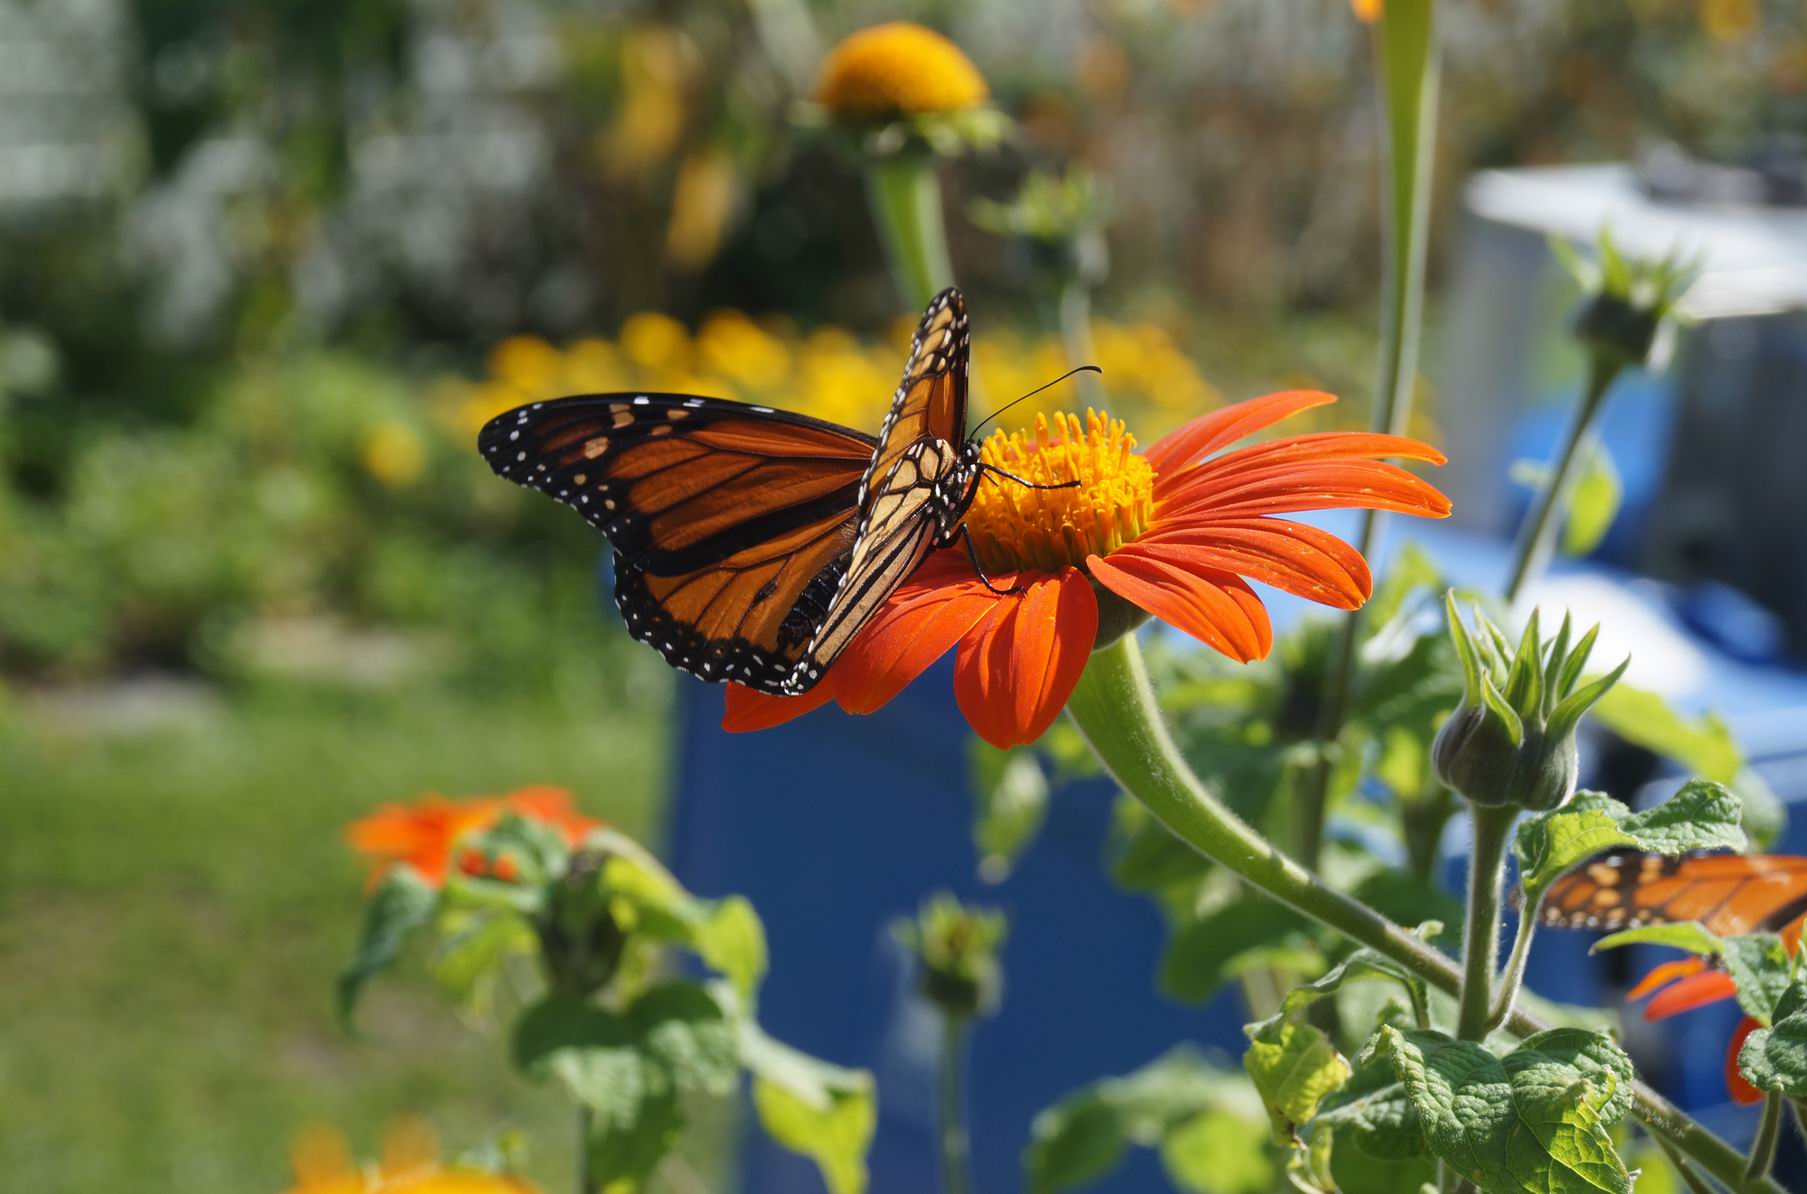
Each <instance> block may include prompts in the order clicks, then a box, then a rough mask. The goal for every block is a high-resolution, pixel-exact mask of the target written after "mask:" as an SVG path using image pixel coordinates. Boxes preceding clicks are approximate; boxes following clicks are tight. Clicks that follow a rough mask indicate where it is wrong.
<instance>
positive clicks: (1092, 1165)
mask: <svg viewBox="0 0 1807 1194" xmlns="http://www.w3.org/2000/svg"><path fill="white" fill-rule="evenodd" d="M1239 1086H1240V1087H1241V1089H1242V1090H1243V1091H1244V1092H1246V1091H1247V1087H1246V1086H1243V1085H1242V1080H1241V1076H1240V1075H1237V1074H1234V1073H1232V1072H1228V1071H1225V1070H1221V1069H1218V1068H1217V1067H1215V1066H1212V1065H1210V1064H1209V1063H1207V1062H1206V1061H1205V1060H1204V1059H1203V1058H1201V1057H1199V1056H1198V1054H1197V1053H1195V1052H1194V1051H1193V1050H1192V1049H1190V1048H1188V1047H1186V1046H1183V1045H1182V1046H1180V1047H1178V1048H1175V1049H1173V1050H1171V1051H1169V1052H1168V1053H1166V1054H1164V1055H1162V1056H1161V1057H1159V1058H1157V1059H1156V1060H1154V1061H1152V1062H1150V1063H1149V1064H1148V1065H1146V1066H1143V1067H1142V1068H1141V1069H1139V1070H1136V1071H1135V1072H1133V1073H1130V1074H1125V1075H1123V1076H1121V1077H1115V1078H1105V1079H1103V1080H1101V1081H1098V1082H1094V1083H1092V1084H1091V1085H1089V1086H1085V1087H1082V1088H1080V1089H1079V1090H1077V1091H1074V1092H1073V1093H1072V1094H1070V1095H1067V1096H1066V1097H1065V1098H1063V1099H1061V1100H1060V1101H1059V1102H1058V1103H1056V1104H1054V1105H1053V1106H1052V1107H1048V1108H1046V1109H1044V1110H1043V1111H1041V1112H1040V1113H1039V1114H1037V1115H1036V1117H1035V1120H1034V1122H1033V1123H1032V1124H1031V1125H1030V1129H1029V1147H1028V1148H1027V1149H1025V1150H1024V1152H1023V1166H1024V1168H1025V1169H1026V1170H1027V1171H1028V1177H1029V1188H1030V1189H1031V1190H1032V1191H1034V1192H1035V1194H1055V1192H1057V1191H1061V1190H1069V1189H1072V1188H1073V1187H1075V1186H1083V1185H1086V1184H1087V1183H1089V1182H1092V1181H1094V1180H1096V1179H1097V1178H1099V1177H1101V1176H1103V1175H1104V1174H1106V1173H1108V1172H1110V1171H1111V1170H1112V1169H1114V1168H1115V1167H1116V1166H1117V1164H1118V1162H1119V1161H1121V1160H1122V1157H1123V1154H1124V1151H1125V1150H1126V1149H1127V1148H1128V1147H1129V1146H1130V1145H1131V1144H1132V1143H1144V1144H1152V1143H1154V1142H1155V1141H1158V1140H1162V1139H1164V1138H1165V1136H1166V1134H1167V1133H1168V1132H1170V1131H1172V1130H1174V1129H1175V1128H1176V1127H1178V1126H1179V1125H1181V1124H1184V1123H1186V1122H1189V1121H1190V1120H1192V1119H1194V1118H1196V1117H1197V1116H1200V1115H1203V1114H1206V1113H1207V1112H1211V1111H1220V1110H1227V1111H1230V1112H1233V1113H1237V1117H1238V1119H1239V1120H1240V1122H1241V1123H1242V1125H1243V1131H1244V1132H1245V1133H1247V1134H1248V1135H1250V1136H1252V1137H1254V1138H1255V1139H1256V1140H1257V1141H1259V1140H1260V1138H1261V1137H1262V1135H1263V1133H1262V1132H1261V1126H1260V1125H1261V1121H1260V1118H1259V1117H1260V1114H1261V1113H1260V1111H1259V1109H1258V1108H1255V1107H1253V1106H1251V1107H1250V1113H1251V1114H1252V1116H1253V1118H1251V1114H1241V1113H1240V1111H1239V1109H1238V1107H1237V1105H1236V1102H1235V1099H1234V1092H1235V1090H1236V1088H1237V1087H1239ZM1250 1102H1251V1103H1252V1102H1253V1100H1250Z"/></svg>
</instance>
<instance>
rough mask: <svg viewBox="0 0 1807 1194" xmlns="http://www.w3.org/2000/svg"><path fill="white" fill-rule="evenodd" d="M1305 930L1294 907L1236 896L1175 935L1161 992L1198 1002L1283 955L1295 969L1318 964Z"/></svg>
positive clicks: (1169, 945) (1163, 963) (1163, 964)
mask: <svg viewBox="0 0 1807 1194" xmlns="http://www.w3.org/2000/svg"><path fill="white" fill-rule="evenodd" d="M1307 928H1308V924H1307V922H1306V920H1305V919H1304V918H1303V917H1302V916H1300V915H1299V914H1298V913H1297V912H1294V911H1293V910H1292V909H1290V908H1286V907H1283V906H1281V905H1280V904H1276V903H1275V902H1274V901H1272V900H1270V899H1268V898H1266V897H1265V896H1258V895H1254V894H1246V893H1245V894H1239V895H1238V896H1237V897H1236V898H1234V899H1232V900H1231V901H1229V902H1228V903H1226V904H1224V905H1222V906H1221V907H1218V908H1215V909H1213V910H1211V911H1210V912H1207V913H1205V914H1204V915H1202V916H1198V917H1196V918H1194V919H1191V920H1188V921H1186V922H1185V923H1184V924H1182V925H1181V926H1180V928H1179V929H1178V931H1176V932H1175V933H1174V935H1173V937H1172V938H1171V939H1170V940H1169V941H1168V943H1167V952H1166V954H1165V955H1164V956H1163V957H1162V959H1161V974H1160V989H1161V993H1162V994H1163V995H1166V996H1168V997H1169V998H1171V999H1177V1000H1180V1001H1182V1002H1186V1003H1197V1002H1202V1001H1203V1000H1206V999H1209V998H1210V997H1211V996H1212V995H1214V994H1216V993H1217V990H1218V989H1219V988H1220V987H1222V986H1223V985H1224V984H1225V983H1227V982H1230V981H1231V980H1233V979H1235V978H1236V977H1237V976H1238V975H1241V974H1243V973H1246V972H1247V971H1248V970H1250V969H1251V968H1253V967H1256V966H1263V965H1268V964H1270V963H1273V962H1275V961H1276V960H1278V959H1281V958H1284V960H1285V961H1286V962H1287V963H1288V964H1289V965H1290V966H1291V967H1292V968H1293V969H1294V970H1295V971H1297V970H1299V969H1303V968H1314V967H1316V966H1321V965H1322V961H1321V960H1320V959H1319V958H1318V957H1317V955H1316V954H1315V953H1313V952H1312V947H1311V938H1310V936H1309V934H1308V933H1307Z"/></svg>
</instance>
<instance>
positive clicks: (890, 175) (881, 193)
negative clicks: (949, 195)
mask: <svg viewBox="0 0 1807 1194" xmlns="http://www.w3.org/2000/svg"><path fill="white" fill-rule="evenodd" d="M866 190H867V194H868V195H869V196H870V198H871V200H872V218H873V221H874V222H875V223H877V225H878V234H879V238H880V239H881V240H883V241H884V243H885V255H886V256H887V257H888V258H889V259H890V262H891V276H892V277H893V278H894V279H895V280H896V282H897V290H898V294H899V296H900V297H902V299H903V300H904V305H905V306H906V307H908V308H910V309H912V310H920V309H921V308H923V307H925V306H927V305H928V301H929V300H930V299H932V298H934V297H935V295H936V293H937V292H938V291H940V290H941V288H942V287H944V286H952V285H953V284H954V267H953V263H952V261H951V260H950V258H949V257H948V252H947V227H946V224H945V223H944V222H943V218H942V214H941V184H940V182H939V181H937V179H936V177H935V159H934V158H933V157H931V156H929V155H927V154H921V153H907V152H906V153H900V154H896V155H894V156H892V157H888V158H880V159H876V160H874V161H872V162H871V163H870V164H868V165H867V167H866Z"/></svg>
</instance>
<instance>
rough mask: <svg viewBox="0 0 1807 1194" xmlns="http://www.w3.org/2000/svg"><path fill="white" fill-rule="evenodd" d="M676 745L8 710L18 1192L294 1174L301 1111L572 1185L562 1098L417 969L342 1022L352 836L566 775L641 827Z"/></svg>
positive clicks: (8, 1151)
mask: <svg viewBox="0 0 1807 1194" xmlns="http://www.w3.org/2000/svg"><path fill="white" fill-rule="evenodd" d="M664 760H665V733H664V730H663V711H662V709H660V708H645V709H638V710H630V711H620V710H616V711H609V710H602V709H597V708H575V707H562V706H560V705H558V704H556V703H553V702H552V701H550V700H546V701H532V700H529V701H527V702H526V703H521V702H519V701H517V702H515V703H505V704H481V703H472V702H470V701H469V700H454V699H452V698H447V697H432V696H428V697H417V696H414V695H411V694H400V693H389V694H382V695H376V694H366V695H359V696H355V697H352V696H345V695H342V694H341V695H334V696H326V695H314V696H308V697H302V696H295V695H289V696H281V697H278V696H261V697H252V698H245V699H243V700H241V701H240V702H239V703H236V704H232V705H228V706H225V707H222V708H220V709H218V710H216V711H214V712H212V713H203V714H199V715H197V716H195V717H193V718H190V719H188V721H187V722H185V723H184V724H181V725H179V726H173V727H164V728H160V729H155V730H141V731H135V732H125V731H122V730H119V729H113V730H107V731H102V730H99V729H97V728H95V727H94V726H92V725H91V724H87V723H85V722H83V721H82V719H79V718H76V719H71V718H68V717H59V718H56V719H50V718H47V717H46V716H44V715H43V714H41V713H38V712H34V711H33V709H32V706H31V705H30V703H28V702H15V703H14V704H13V705H12V706H10V708H6V709H0V1172H3V1173H4V1174H5V1178H4V1179H3V1180H0V1185H4V1186H5V1187H6V1188H7V1189H15V1190H21V1191H23V1190H30V1191H33V1192H34V1194H75V1192H82V1194H89V1192H92V1194H102V1192H105V1194H115V1192H119V1191H128V1190H129V1191H132V1192H133V1194H153V1192H159V1191H168V1192H170V1194H196V1192H197V1191H214V1190H217V1191H222V1192H227V1194H260V1192H263V1191H270V1192H272V1194H274V1192H275V1191H278V1190H281V1189H283V1188H284V1186H285V1185H286V1179H287V1176H288V1170H287V1159H286V1158H287V1148H288V1144H289V1141H290V1139H291V1137H292V1135H293V1134H294V1132H295V1131H296V1129H297V1128H299V1127H301V1126H302V1125H304V1124H309V1123H327V1124H333V1125H337V1126H340V1127H342V1128H344V1129H345V1130H346V1131H347V1132H348V1134H349V1135H350V1137H351V1139H352V1140H353V1142H354V1144H355V1145H356V1146H357V1148H358V1149H359V1151H360V1152H361V1153H363V1154H365V1155H369V1154H370V1153H371V1152H372V1151H373V1150H374V1149H375V1147H376V1146H377V1143H378V1141H379V1139H380V1137H381V1132H382V1126H383V1125H384V1123H385V1122H387V1121H388V1120H389V1119H391V1118H392V1117H394V1116H396V1115H398V1114H401V1113H404V1112H421V1113H425V1114H427V1115H429V1116H430V1118H432V1119H433V1120H434V1122H435V1123H436V1124H437V1125H438V1127H439V1129H440V1132H441V1135H442V1137H443V1138H444V1140H445V1142H446V1145H447V1148H448V1150H460V1149H463V1148H466V1147H470V1146H472V1145H476V1144H478V1143H480V1142H481V1141H482V1140H483V1139H484V1138H485V1137H486V1136H489V1135H492V1134H494V1133H497V1132H500V1131H502V1130H506V1129H510V1128H518V1129H522V1130H524V1131H525V1132H526V1133H527V1134H528V1136H529V1138H530V1139H531V1141H532V1144H533V1150H532V1157H533V1164H532V1172H533V1173H534V1175H535V1176H536V1177H538V1178H539V1179H540V1180H541V1181H543V1182H544V1183H546V1185H547V1187H548V1188H549V1189H551V1190H561V1189H565V1188H568V1182H569V1178H568V1177H567V1173H568V1157H569V1154H570V1151H571V1138H570V1124H569V1121H568V1120H567V1118H566V1113H565V1112H564V1111H563V1109H562V1107H561V1105H560V1104H559V1102H558V1101H557V1099H556V1098H555V1097H554V1096H553V1095H552V1094H551V1093H549V1092H546V1091H541V1090H536V1089H531V1088H528V1087H527V1086H525V1085H524V1084H523V1083H522V1082H521V1080H519V1079H518V1078H516V1077H515V1076H513V1075H512V1074H511V1073H510V1072H509V1070H508V1069H507V1067H506V1065H505V1063H504V1059H503V1053H502V1043H501V1041H500V1039H499V1038H498V1036H497V1034H496V1033H495V1032H494V1031H491V1030H485V1029H483V1028H482V1026H478V1028H479V1030H477V1031H473V1026H470V1025H466V1024H463V1023H461V1022H460V1021H459V1020H458V1018H457V1017H456V1016H455V1015H454V1014H453V1013H452V1012H451V1011H450V1010H449V1009H448V1008H447V1006H446V1004H445V1003H444V1001H443V1000H441V999H440V998H438V997H436V995H435V994H434V992H433V991H432V989H431V988H429V987H428V986H427V985H426V984H425V983H424V982H423V981H422V980H420V979H419V978H417V977H416V976H413V975H404V976H403V977H401V978H399V979H391V980H385V981H382V982H379V983H378V984H377V985H376V987H375V988H374V989H373V990H372V992H371V995H370V998H369V999H368V1000H367V1002H366V1004H365V1007H364V1011H363V1016H362V1021H361V1027H362V1029H363V1037H362V1038H361V1039H356V1040H353V1039H348V1038H347V1037H346V1036H344V1035H343V1034H341V1033H340V1032H339V1030H338V1029H337V1027H336V1026H335V1023H334V1020H333V1016H332V1004H331V994H332V980H333V976H334V974H335V972H336V970H337V969H338V967H339V966H340V965H341V963H342V962H343V961H344V959H345V958H346V957H347V954H348V951H349V950H350V949H351V946H352V942H353V939H354V937H355V935H356V933H357V930H358V923H359V913H358V908H359V899H360V894H361V890H362V885H363V869H362V867H361V866H360V864H359V863H358V862H357V860H355V859H354V858H353V857H351V856H350V855H349V853H348V852H347V850H346V849H345V847H344V846H343V845H342V844H341V841H340V836H339V835H340V829H341V827H342V826H343V825H344V823H345V822H347V821H349V820H351V819H352V818H354V817H356V816H358V815H360V814H362V813H364V812H366V811H368V810H370V809H371V808H373V807H374V806H375V805H377V804H379V803H381V802H383V801H386V800H397V799H406V798H409V797H411V796H413V795H415V794H417V793H419V792H422V791H426V790H438V791H442V792H446V793H449V794H460V793H474V792H483V791H499V790H506V789H508V788H512V787H515V786H518V785H522V784H527V783H555V784H564V785H567V786H569V787H570V788H572V790H573V791H575V792H576V793H577V795H578V801H579V803H580V804H581V806H582V807H583V808H584V809H585V810H586V811H588V812H590V813H592V814H594V815H597V816H601V817H604V818H606V819H608V820H610V821H613V822H615V823H616V824H619V825H621V826H622V827H624V828H625V829H627V830H629V831H630V832H633V833H635V834H640V835H644V834H645V833H646V832H647V831H648V830H649V828H651V827H653V826H654V824H655V821H656V813H657V809H658V807H659V802H660V793H661V790H662V788H661V785H662V775H663V769H664Z"/></svg>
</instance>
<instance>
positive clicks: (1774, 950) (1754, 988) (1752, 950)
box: [1719, 933, 1794, 1024]
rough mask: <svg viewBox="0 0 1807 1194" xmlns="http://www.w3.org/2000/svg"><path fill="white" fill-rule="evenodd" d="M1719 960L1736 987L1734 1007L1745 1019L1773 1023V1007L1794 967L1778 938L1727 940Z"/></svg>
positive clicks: (1751, 935) (1765, 935)
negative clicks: (1742, 1012)
mask: <svg viewBox="0 0 1807 1194" xmlns="http://www.w3.org/2000/svg"><path fill="white" fill-rule="evenodd" d="M1719 956H1720V958H1721V959H1722V960H1723V961H1724V963H1725V968H1726V972H1727V973H1729V974H1730V975H1731V976H1732V982H1733V983H1734V984H1736V985H1737V987H1738V1006H1739V1007H1741V1008H1743V1009H1744V1014H1745V1015H1747V1016H1755V1017H1756V1018H1757V1019H1758V1020H1760V1021H1761V1022H1763V1023H1764V1024H1769V1023H1772V1022H1773V1017H1774V1015H1775V1011H1776V1005H1777V1004H1778V1003H1779V1002H1780V1001H1781V999H1782V996H1783V994H1784V993H1785V992H1786V991H1787V990H1788V987H1789V984H1790V982H1791V981H1792V980H1793V974H1794V966H1793V963H1792V961H1791V959H1790V958H1789V956H1788V951H1787V950H1786V949H1784V948H1783V946H1782V939H1781V937H1779V936H1777V935H1776V934H1775V933H1748V934H1745V935H1744V936H1741V937H1727V938H1726V939H1725V940H1724V942H1723V943H1722V945H1721V952H1720V955H1719Z"/></svg>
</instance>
